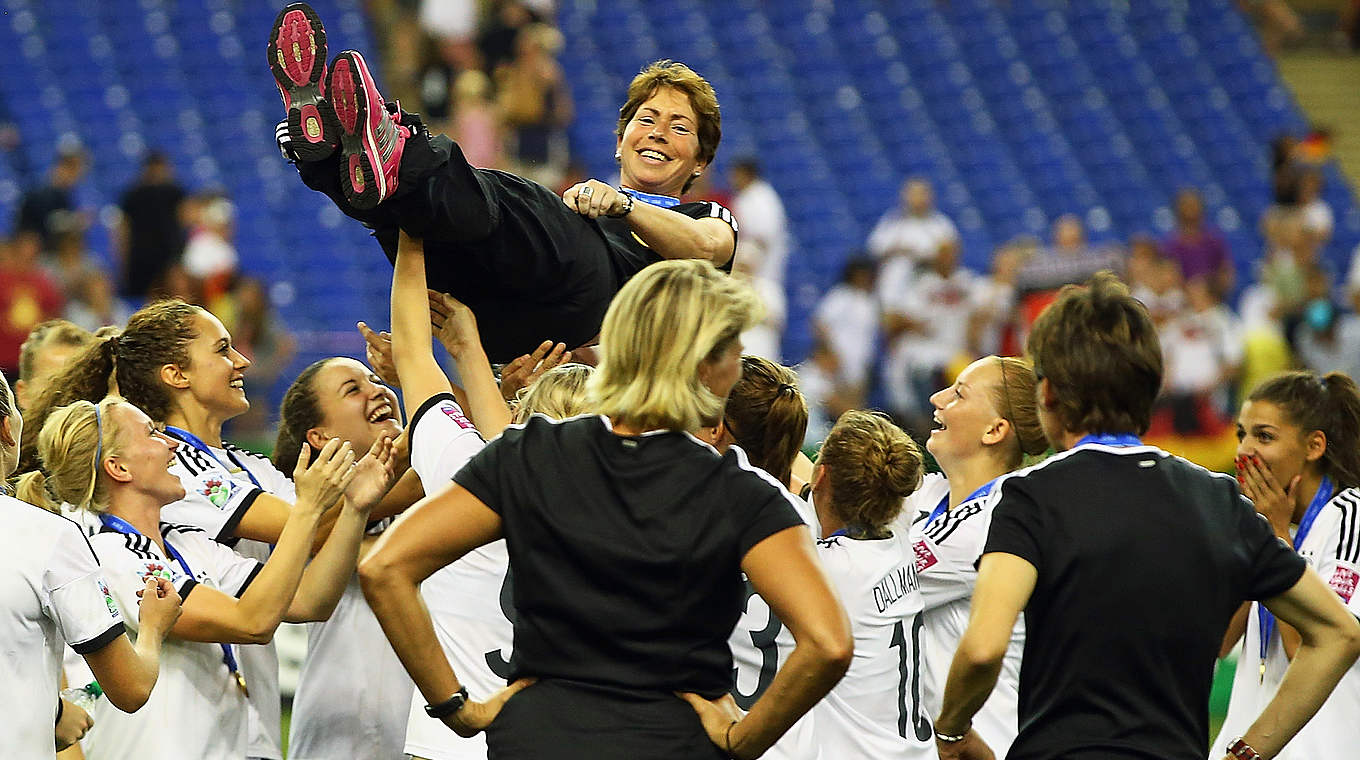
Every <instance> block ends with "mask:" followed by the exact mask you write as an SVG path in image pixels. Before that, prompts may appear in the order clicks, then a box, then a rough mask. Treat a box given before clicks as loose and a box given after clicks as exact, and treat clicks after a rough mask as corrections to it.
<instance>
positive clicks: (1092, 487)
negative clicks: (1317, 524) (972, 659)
mask: <svg viewBox="0 0 1360 760" xmlns="http://www.w3.org/2000/svg"><path fill="white" fill-rule="evenodd" d="M995 493H996V494H997V495H998V498H999V502H998V503H997V506H996V509H995V512H994V514H993V517H992V525H991V530H990V533H989V535H988V538H987V545H986V549H985V551H986V552H1006V553H1009V554H1014V555H1017V556H1019V557H1021V558H1023V559H1025V560H1026V561H1028V562H1029V563H1030V564H1032V565H1034V567H1035V568H1037V569H1038V571H1039V575H1038V580H1037V582H1036V585H1035V588H1034V593H1033V595H1032V596H1031V597H1030V601H1029V605H1028V607H1026V609H1025V655H1024V660H1023V664H1022V665H1021V668H1020V705H1019V711H1020V716H1019V717H1020V734H1019V736H1017V737H1016V740H1015V743H1014V744H1012V745H1011V749H1010V753H1009V754H1008V755H1007V758H1011V759H1014V760H1025V759H1026V758H1056V757H1062V758H1111V757H1121V758H1122V757H1129V758H1157V759H1158V760H1167V759H1169V758H1184V760H1200V759H1201V758H1203V757H1205V756H1206V754H1207V753H1208V735H1209V720H1208V704H1209V687H1210V682H1211V680H1212V678H1213V669H1214V661H1215V659H1216V658H1217V656H1218V650H1219V645H1220V643H1221V642H1222V639H1223V634H1224V631H1225V630H1226V629H1227V627H1228V622H1229V619H1230V618H1231V617H1232V615H1233V613H1234V611H1236V610H1237V608H1238V607H1239V606H1240V605H1241V603H1242V602H1243V601H1244V600H1246V599H1266V598H1270V597H1272V596H1276V595H1278V594H1280V593H1283V592H1284V591H1287V590H1288V589H1290V588H1291V587H1293V585H1294V584H1295V583H1296V582H1297V581H1298V579H1299V578H1300V576H1302V574H1303V569H1304V563H1303V560H1302V558H1300V557H1299V556H1298V555H1297V554H1295V553H1294V552H1293V550H1292V549H1290V548H1289V547H1288V546H1286V545H1285V544H1284V542H1282V541H1280V540H1278V539H1277V538H1276V537H1275V535H1274V533H1273V532H1272V530H1271V528H1270V525H1269V523H1267V522H1266V521H1265V519H1264V518H1263V517H1261V516H1259V515H1257V514H1256V512H1255V511H1254V510H1253V509H1252V505H1251V503H1250V502H1249V501H1247V500H1246V499H1245V498H1243V497H1242V496H1241V495H1240V494H1239V492H1238V490H1237V483H1236V482H1235V481H1234V480H1233V479H1232V478H1230V477H1227V476H1225V475H1219V474H1216V473H1211V472H1209V471H1208V470H1205V469H1203V468H1201V467H1199V466H1196V465H1194V464H1191V463H1189V462H1187V461H1185V460H1183V459H1180V458H1178V457H1173V456H1171V455H1169V454H1167V453H1166V452H1164V451H1162V450H1160V449H1158V448H1155V447H1152V446H1129V447H1112V446H1103V445H1084V446H1079V447H1077V448H1075V449H1072V450H1070V451H1068V452H1064V453H1062V454H1058V455H1057V456H1055V457H1053V458H1052V459H1049V460H1048V461H1046V462H1043V463H1042V464H1040V465H1038V466H1036V467H1033V468H1030V469H1029V470H1022V471H1020V472H1019V473H1016V474H1015V475H1012V476H1008V477H1005V478H1004V479H1003V480H1001V481H1000V487H999V488H998V489H997V490H996V492H995Z"/></svg>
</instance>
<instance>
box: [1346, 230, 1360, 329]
mask: <svg viewBox="0 0 1360 760" xmlns="http://www.w3.org/2000/svg"><path fill="white" fill-rule="evenodd" d="M1346 297H1347V299H1348V300H1349V301H1350V307H1351V310H1352V311H1356V312H1360V245H1358V246H1356V247H1355V251H1354V252H1352V253H1351V265H1350V269H1349V270H1348V271H1347V273H1346Z"/></svg>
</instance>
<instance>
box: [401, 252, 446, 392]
mask: <svg viewBox="0 0 1360 760" xmlns="http://www.w3.org/2000/svg"><path fill="white" fill-rule="evenodd" d="M427 293H428V290H427V288H426V287H425V244H424V242H423V241H421V240H417V239H416V238H413V237H411V236H409V235H407V234H406V233H405V232H402V233H401V236H400V238H399V239H398V240H397V261H396V265H395V268H394V269H393V271H392V362H393V364H394V365H395V366H396V370H397V377H398V378H399V379H400V380H401V391H402V393H401V401H402V404H403V406H404V407H405V409H406V417H407V419H410V417H411V415H413V414H415V413H416V410H417V409H419V408H420V405H421V404H423V403H425V401H426V400H428V399H429V398H430V397H431V396H434V395H436V394H440V393H451V392H452V391H453V385H452V384H451V383H450V382H449V378H448V377H447V376H446V375H445V374H444V370H443V369H442V368H441V367H440V366H439V362H437V361H435V358H434V352H433V351H432V350H431V349H430V343H431V341H433V340H434V336H433V333H432V331H431V327H430V307H429V300H428V298H429V296H428V295H427Z"/></svg>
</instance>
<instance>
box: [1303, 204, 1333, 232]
mask: <svg viewBox="0 0 1360 760" xmlns="http://www.w3.org/2000/svg"><path fill="white" fill-rule="evenodd" d="M1299 216H1300V217H1301V218H1302V221H1303V228H1304V229H1305V230H1308V231H1309V232H1311V233H1313V234H1315V235H1320V236H1321V237H1324V238H1328V237H1331V235H1332V229H1333V228H1334V227H1335V225H1336V219H1335V217H1334V216H1333V215H1332V207H1331V206H1328V205H1327V201H1324V200H1322V199H1321V198H1314V199H1313V200H1312V201H1311V202H1309V203H1308V204H1307V205H1305V206H1304V207H1303V208H1301V209H1299Z"/></svg>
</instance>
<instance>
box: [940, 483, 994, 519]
mask: <svg viewBox="0 0 1360 760" xmlns="http://www.w3.org/2000/svg"><path fill="white" fill-rule="evenodd" d="M996 481H997V479H996V478H992V479H991V480H989V481H987V482H986V483H983V484H982V486H981V487H980V488H978V489H977V490H976V491H974V492H972V493H970V494H968V498H966V499H964V500H963V501H962V502H960V504H963V503H966V502H970V501H972V500H973V499H979V498H982V497H983V496H986V495H987V494H989V493H991V492H992V486H995V485H996ZM948 511H949V494H945V495H944V498H943V499H940V503H939V504H938V505H937V506H936V507H935V510H934V511H933V512H931V513H930V517H927V518H926V527H927V528H929V527H930V524H931V523H933V522H935V520H936V519H937V518H939V517H940V516H942V515H943V514H944V513H945V512H948Z"/></svg>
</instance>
